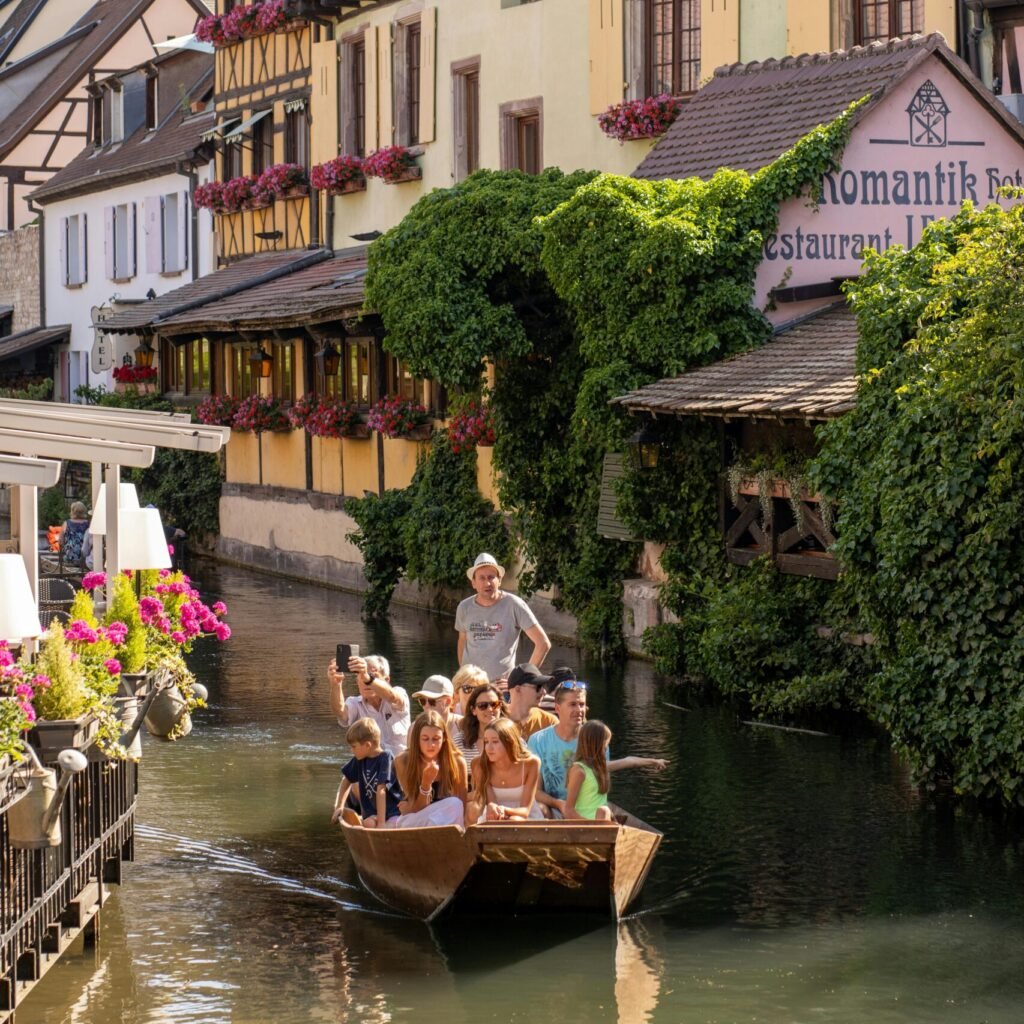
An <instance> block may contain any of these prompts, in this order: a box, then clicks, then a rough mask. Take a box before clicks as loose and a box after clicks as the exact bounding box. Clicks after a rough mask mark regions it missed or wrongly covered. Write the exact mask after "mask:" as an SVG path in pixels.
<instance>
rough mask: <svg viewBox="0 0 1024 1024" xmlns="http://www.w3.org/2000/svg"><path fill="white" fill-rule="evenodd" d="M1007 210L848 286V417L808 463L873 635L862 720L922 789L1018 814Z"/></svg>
mask: <svg viewBox="0 0 1024 1024" xmlns="http://www.w3.org/2000/svg"><path fill="white" fill-rule="evenodd" d="M1022 218H1024V212H1022V208H1021V207H1020V206H1017V207H1015V208H1014V209H1012V210H1011V211H1009V212H1004V211H1003V210H1001V209H999V208H998V207H996V206H994V205H993V206H990V207H988V208H986V209H984V210H981V211H976V210H974V209H973V208H971V207H970V206H967V207H965V208H964V210H963V211H962V212H961V213H960V214H959V215H958V216H956V217H954V218H953V219H951V220H949V221H942V222H938V223H936V224H934V225H932V226H930V227H929V228H928V230H927V231H926V232H925V233H924V234H923V237H922V239H921V241H920V243H919V244H918V245H917V246H916V247H915V248H914V249H913V250H910V251H904V250H902V249H899V248H896V249H890V250H889V251H888V252H886V253H884V254H881V255H872V256H870V257H869V259H868V261H867V263H866V266H865V272H864V274H863V276H862V277H861V278H860V279H859V280H858V281H857V282H855V283H854V284H853V285H852V286H851V288H850V298H851V301H852V302H853V304H854V307H855V309H856V310H857V314H858V323H859V326H860V332H861V338H862V342H861V345H860V348H859V352H858V361H859V366H858V369H859V371H860V374H861V383H860V387H859V390H858V396H857V406H856V409H855V410H854V411H853V412H851V413H850V414H848V415H847V416H845V417H843V418H842V419H841V420H838V421H836V422H835V423H833V424H830V425H829V426H828V427H826V428H824V429H823V430H822V431H821V432H820V433H821V439H822V441H823V449H822V452H821V455H820V457H819V459H818V462H817V465H816V467H815V469H816V473H817V478H818V481H819V483H820V485H821V486H822V487H823V488H824V489H826V490H827V491H828V492H829V493H830V494H833V495H834V496H835V497H836V498H837V500H838V501H839V503H840V508H841V532H840V538H839V542H838V544H837V549H836V550H837V555H838V557H839V558H840V559H841V561H842V563H843V566H844V569H845V573H846V586H847V587H848V589H849V591H850V595H851V596H850V599H851V601H852V602H855V605H856V606H857V607H858V609H859V611H860V614H861V615H862V616H863V620H864V622H865V624H866V625H867V626H868V628H870V630H871V631H872V632H873V633H874V634H875V637H876V638H877V654H878V657H879V661H880V672H879V673H878V674H877V676H875V677H874V678H873V680H872V684H871V686H870V690H869V693H868V698H867V702H868V707H869V710H870V712H871V713H872V714H873V715H874V716H875V717H876V718H877V719H878V720H879V721H880V722H882V723H883V724H884V725H885V726H886V727H887V728H888V730H889V731H890V733H891V734H892V737H893V740H894V742H895V744H896V746H897V747H898V749H899V750H900V751H901V752H902V753H903V754H905V755H906V756H907V757H908V758H909V760H910V762H911V764H912V765H913V767H914V768H915V770H916V772H917V773H918V775H919V776H921V777H926V778H930V779H936V778H938V779H941V778H943V777H946V778H950V779H951V780H952V782H953V784H954V786H955V787H956V789H957V790H958V791H959V792H961V793H966V794H972V795H976V796H998V797H1000V798H1002V799H1003V800H1005V801H1007V802H1012V803H1017V804H1020V803H1024V787H1022V785H1021V780H1022V778H1024V742H1022V741H1024V685H1022V681H1024V640H1022V637H1024V564H1022V561H1021V551H1022V550H1024V521H1022V519H1021V516H1020V511H1019V510H1020V492H1019V490H1018V487H1019V485H1020V481H1021V479H1024V478H1022V476H1021V470H1022V468H1024V467H1022V465H1021V460H1022V452H1024V274H1022V271H1021V267H1022V266H1024V223H1022Z"/></svg>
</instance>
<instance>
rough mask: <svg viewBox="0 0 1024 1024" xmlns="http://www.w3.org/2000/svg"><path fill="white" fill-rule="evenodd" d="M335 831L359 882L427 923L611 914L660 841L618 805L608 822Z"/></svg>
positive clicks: (618, 910) (636, 888)
mask: <svg viewBox="0 0 1024 1024" xmlns="http://www.w3.org/2000/svg"><path fill="white" fill-rule="evenodd" d="M341 828H342V830H343V831H344V834H345V838H346V840H347V842H348V847H349V851H350V852H351V854H352V859H353V861H354V862H355V865H356V870H357V871H358V872H359V877H360V879H361V881H362V883H363V885H364V886H366V888H367V889H368V890H369V891H370V892H371V893H372V894H373V895H374V896H376V897H377V899H379V900H380V901H381V902H382V903H385V904H387V905H388V906H389V907H392V908H394V909H396V910H400V911H402V912H403V913H406V914H410V915H412V916H413V917H419V918H422V919H424V920H428V921H429V920H433V919H434V918H436V917H437V916H438V915H439V914H441V913H442V912H443V911H445V910H446V909H452V910H453V911H458V912H465V911H470V912H471V911H473V910H474V909H479V910H486V911H487V912H493V911H494V910H495V909H498V908H503V909H507V910H509V911H512V912H517V913H518V912H526V911H530V910H538V911H543V912H545V913H547V912H558V911H575V912H590V911H596V912H600V913H603V914H611V915H612V916H613V917H618V916H620V915H621V914H623V913H624V912H625V910H626V908H627V907H628V906H629V905H630V904H631V903H632V902H633V900H635V899H636V897H637V896H638V895H639V893H640V890H641V889H642V888H643V884H644V881H645V880H646V878H647V874H648V872H649V871H650V868H651V864H652V862H653V860H654V855H655V853H656V852H657V849H658V845H659V844H660V842H661V833H660V832H658V831H657V830H656V829H653V828H651V827H650V826H649V825H646V824H645V823H644V822H642V821H640V820H639V819H638V818H634V817H632V816H631V815H629V814H626V813H624V812H621V811H620V812H618V814H617V820H616V821H615V822H614V823H609V824H596V823H594V822H590V821H529V822H518V823H515V824H511V823H499V822H493V823H487V824H482V825H473V826H471V827H469V828H467V829H465V830H463V829H459V828H456V827H454V826H443V827H435V828H408V829H364V828H359V827H354V826H351V825H347V824H344V823H343V824H342V825H341Z"/></svg>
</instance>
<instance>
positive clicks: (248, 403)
mask: <svg viewBox="0 0 1024 1024" xmlns="http://www.w3.org/2000/svg"><path fill="white" fill-rule="evenodd" d="M231 426H232V427H233V428H234V429H235V430H241V431H244V432H246V433H250V434H263V433H267V432H278V431H285V430H291V428H292V425H291V423H290V422H289V421H288V414H287V413H286V412H285V410H284V408H283V407H282V405H281V399H280V398H275V397H274V396H273V395H253V396H252V397H251V398H244V399H242V401H241V402H239V403H238V409H237V411H236V412H235V417H234V419H233V420H232V422H231Z"/></svg>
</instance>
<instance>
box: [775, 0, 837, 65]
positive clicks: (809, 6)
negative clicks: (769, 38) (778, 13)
mask: <svg viewBox="0 0 1024 1024" xmlns="http://www.w3.org/2000/svg"><path fill="white" fill-rule="evenodd" d="M786 18H787V23H788V32H787V43H786V45H787V50H788V52H789V53H791V54H793V55H795V56H798V55H799V54H801V53H824V52H828V50H829V37H830V32H829V29H830V25H829V16H828V8H827V6H826V5H825V4H824V3H823V2H822V0H788V3H787V11H786ZM775 56H779V57H781V56H782V54H776V55H775Z"/></svg>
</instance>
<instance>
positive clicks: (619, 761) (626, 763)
mask: <svg viewBox="0 0 1024 1024" xmlns="http://www.w3.org/2000/svg"><path fill="white" fill-rule="evenodd" d="M667 767H668V761H666V760H665V758H663V757H617V758H616V759H615V760H614V761H609V762H608V771H610V772H621V771H622V770H623V769H624V768H651V769H653V770H654V771H656V772H661V771H664V770H665V769H666V768H667Z"/></svg>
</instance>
